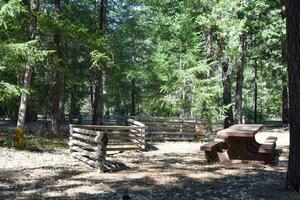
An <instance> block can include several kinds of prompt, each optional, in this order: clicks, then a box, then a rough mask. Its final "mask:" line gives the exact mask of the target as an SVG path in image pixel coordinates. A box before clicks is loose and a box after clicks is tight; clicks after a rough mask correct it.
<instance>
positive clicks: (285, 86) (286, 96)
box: [282, 75, 289, 124]
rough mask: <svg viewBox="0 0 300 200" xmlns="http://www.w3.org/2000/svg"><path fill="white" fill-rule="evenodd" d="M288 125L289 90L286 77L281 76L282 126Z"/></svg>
mask: <svg viewBox="0 0 300 200" xmlns="http://www.w3.org/2000/svg"><path fill="white" fill-rule="evenodd" d="M288 123H289V88H288V80H287V76H286V75H282V124H288Z"/></svg>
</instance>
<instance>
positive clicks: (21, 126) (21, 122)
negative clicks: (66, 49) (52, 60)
mask: <svg viewBox="0 0 300 200" xmlns="http://www.w3.org/2000/svg"><path fill="white" fill-rule="evenodd" d="M23 4H24V5H25V6H26V7H28V9H29V12H30V15H31V16H30V17H31V21H30V22H29V24H28V26H27V27H26V32H27V40H28V41H30V40H34V39H35V36H36V28H37V17H36V15H35V14H34V13H36V12H38V10H39V7H40V1H39V0H35V1H34V0H31V1H30V0H23ZM31 74H32V63H30V61H27V64H26V67H25V72H24V77H23V88H24V89H25V90H27V91H28V90H29V87H30V83H31ZM27 91H23V92H22V94H21V100H20V106H19V113H18V121H17V129H16V146H17V147H22V146H24V132H25V131H24V130H25V119H26V111H27V105H28V100H29V93H28V92H27Z"/></svg>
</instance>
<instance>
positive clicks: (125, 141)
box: [69, 119, 147, 172]
mask: <svg viewBox="0 0 300 200" xmlns="http://www.w3.org/2000/svg"><path fill="white" fill-rule="evenodd" d="M127 122H128V126H116V125H103V126H101V125H78V124H70V141H69V146H70V151H71V155H72V156H73V157H74V158H76V159H78V160H80V161H82V162H84V163H86V164H88V165H90V166H92V167H94V168H97V169H99V170H100V171H101V172H103V171H104V170H105V160H106V155H107V152H108V151H111V152H112V151H126V150H145V147H146V146H145V138H146V131H145V130H146V128H147V127H146V126H145V125H144V124H142V123H140V122H137V121H135V120H132V119H128V120H127Z"/></svg>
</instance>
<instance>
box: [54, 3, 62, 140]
mask: <svg viewBox="0 0 300 200" xmlns="http://www.w3.org/2000/svg"><path fill="white" fill-rule="evenodd" d="M54 7H55V11H54V12H55V13H54V18H55V21H56V23H59V21H60V20H61V1H60V0H55V1H54ZM54 31H55V32H54V34H53V44H54V49H55V51H56V59H55V60H56V61H55V63H54V65H53V77H52V79H53V80H52V87H51V118H52V119H51V122H52V133H53V134H55V135H59V128H60V115H59V113H60V112H59V111H60V109H59V102H60V98H61V96H62V89H63V70H62V68H63V67H64V61H63V59H64V56H63V50H62V41H61V33H60V30H59V29H57V30H54Z"/></svg>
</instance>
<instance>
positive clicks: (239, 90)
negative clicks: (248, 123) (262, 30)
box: [234, 34, 246, 124]
mask: <svg viewBox="0 0 300 200" xmlns="http://www.w3.org/2000/svg"><path fill="white" fill-rule="evenodd" d="M245 42H246V36H245V34H242V35H241V36H240V47H239V52H240V62H239V63H238V65H237V77H236V90H235V91H236V93H235V110H234V115H235V116H234V120H235V123H236V124H241V123H242V109H243V83H244V68H245Z"/></svg>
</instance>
